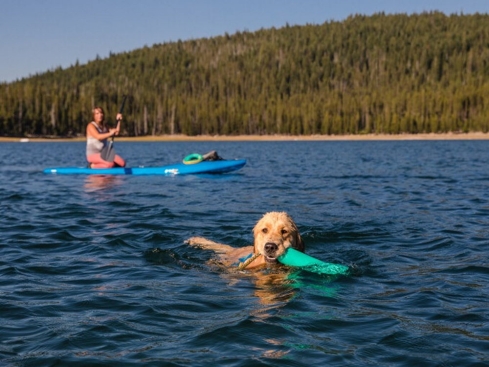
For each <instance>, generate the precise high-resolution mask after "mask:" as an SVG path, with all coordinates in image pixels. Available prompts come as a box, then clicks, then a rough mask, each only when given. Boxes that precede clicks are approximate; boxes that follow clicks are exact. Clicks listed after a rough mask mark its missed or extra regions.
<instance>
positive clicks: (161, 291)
mask: <svg viewBox="0 0 489 367" xmlns="http://www.w3.org/2000/svg"><path fill="white" fill-rule="evenodd" d="M488 144H489V142H487V141H325V142H319V141H314V142H308V141H290V142H142V143H137V142H117V139H116V141H115V145H114V146H115V148H116V149H117V151H118V152H119V153H120V154H121V155H122V156H123V157H124V158H125V159H126V160H127V161H128V165H129V166H140V165H144V166H155V165H164V164H169V163H174V162H178V161H181V160H182V159H183V158H184V157H185V156H186V155H188V154H190V153H206V152H208V151H210V150H217V152H218V153H219V155H221V156H222V157H224V158H227V159H234V158H245V159H247V165H246V166H245V167H244V168H243V169H241V170H239V171H236V172H233V173H227V174H222V175H189V176H114V177H104V176H56V175H47V174H43V173H42V170H43V169H44V168H46V167H52V166H83V165H85V159H84V150H85V145H84V143H82V142H68V143H63V142H48V143H40V142H37V143H36V142H31V143H2V144H0V158H1V162H2V165H1V167H0V177H1V180H0V202H1V213H0V228H1V235H0V239H1V241H0V249H1V254H2V256H1V258H0V295H1V297H0V324H1V325H2V326H1V330H2V332H1V343H0V361H1V364H2V365H3V366H35V367H39V366H87V365H89V366H122V365H124V366H141V365H144V366H362V365H363V366H365V365H373V366H489V309H488V296H489V285H488V283H489V261H488V253H489V160H488V157H489V149H488V148H489V145H488ZM268 211H286V212H288V213H289V214H290V215H291V216H292V217H293V218H294V220H295V221H296V223H297V225H298V227H299V230H300V232H301V235H302V238H303V239H304V241H305V243H306V252H307V253H308V254H310V255H312V256H314V257H316V258H318V259H321V260H323V261H328V262H334V263H339V264H345V265H349V266H351V268H352V275H350V276H336V277H332V276H327V275H320V274H315V273H311V272H307V271H305V270H298V269H291V270H290V272H289V273H288V274H287V276H286V277H277V274H276V273H275V272H274V271H273V269H268V270H263V271H262V272H261V273H260V274H258V275H259V276H257V274H253V273H250V272H246V271H244V272H241V273H240V272H232V273H230V272H226V271H223V270H222V269H218V268H216V267H214V266H212V265H211V264H210V263H209V260H212V256H213V255H212V254H211V253H210V252H206V251H203V250H201V249H197V248H193V247H190V246H188V245H186V244H185V243H184V241H185V240H186V239H187V238H189V237H191V236H203V237H207V238H210V239H213V240H215V241H218V242H222V243H227V244H230V245H232V246H235V247H240V246H245V245H248V244H251V242H252V232H251V231H252V228H253V226H254V225H255V223H256V221H257V220H258V219H260V217H261V216H262V215H263V214H264V213H266V212H268Z"/></svg>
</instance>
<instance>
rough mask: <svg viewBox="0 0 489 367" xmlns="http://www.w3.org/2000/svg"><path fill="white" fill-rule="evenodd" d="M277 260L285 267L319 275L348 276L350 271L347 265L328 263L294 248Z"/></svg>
mask: <svg viewBox="0 0 489 367" xmlns="http://www.w3.org/2000/svg"><path fill="white" fill-rule="evenodd" d="M277 260H278V261H279V262H281V263H282V264H284V265H287V266H293V267H299V268H304V269H305V270H308V271H312V272H314V273H318V274H329V275H347V274H348V273H349V271H350V269H349V267H348V266H346V265H341V264H332V263H327V262H324V261H321V260H318V259H316V258H314V257H312V256H309V255H306V254H305V253H303V252H300V251H297V250H295V249H293V248H289V249H287V251H286V252H285V253H284V254H283V255H282V256H279V257H278V259H277Z"/></svg>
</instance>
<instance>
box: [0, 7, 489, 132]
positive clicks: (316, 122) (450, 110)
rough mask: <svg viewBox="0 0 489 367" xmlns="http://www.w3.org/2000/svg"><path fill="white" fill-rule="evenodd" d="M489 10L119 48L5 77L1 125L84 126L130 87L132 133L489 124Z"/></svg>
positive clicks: (15, 128) (0, 87) (23, 128)
mask: <svg viewBox="0 0 489 367" xmlns="http://www.w3.org/2000/svg"><path fill="white" fill-rule="evenodd" d="M487 24H489V15H488V14H472V15H464V14H452V15H445V14H443V13H440V12H425V13H420V14H413V15H406V14H394V15H386V14H384V13H378V14H375V15H372V16H363V15H354V16H350V17H349V18H347V19H345V20H344V21H341V22H337V21H328V22H325V23H323V24H321V25H311V24H308V25H303V26H290V25H286V26H284V27H282V28H279V29H275V28H271V29H261V30H258V31H256V32H237V33H235V34H232V35H230V34H224V35H222V36H218V37H213V38H201V39H192V40H187V41H177V42H168V43H163V44H155V45H153V46H152V47H148V46H145V47H143V48H140V49H137V50H134V51H131V52H124V53H119V54H113V53H111V54H110V55H109V56H108V57H107V58H103V59H102V58H99V57H97V58H96V59H95V60H93V61H90V62H88V63H86V64H84V65H80V64H79V63H78V62H77V63H75V64H74V65H72V66H70V67H68V68H66V69H62V68H56V69H53V70H49V71H46V72H44V73H39V74H36V75H31V76H29V77H26V78H23V79H21V80H17V81H15V82H11V83H1V84H0V135H2V136H78V135H83V134H84V132H85V127H86V124H87V122H89V121H90V120H91V110H92V108H93V107H94V106H101V107H103V108H104V109H105V110H106V115H107V119H108V120H109V123H113V122H114V121H111V119H113V118H114V117H115V114H116V112H117V110H118V108H119V104H120V102H121V100H122V95H124V94H127V95H128V96H129V98H128V100H127V102H126V106H125V110H124V116H125V119H124V120H125V121H124V124H123V135H127V136H142V135H161V134H186V135H190V136H194V135H204V134H210V135H241V134H250V135H266V134H290V135H310V134H328V135H331V134H337V135H341V134H366V133H385V134H401V133H414V134H415V133H431V132H434V133H444V132H472V131H481V132H487V131H488V130H489V100H488V96H489V27H487Z"/></svg>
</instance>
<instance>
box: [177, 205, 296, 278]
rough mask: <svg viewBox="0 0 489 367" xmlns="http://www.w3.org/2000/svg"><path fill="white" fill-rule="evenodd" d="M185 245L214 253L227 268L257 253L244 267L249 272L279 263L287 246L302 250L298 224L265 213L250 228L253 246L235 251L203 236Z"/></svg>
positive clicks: (271, 213) (190, 239)
mask: <svg viewBox="0 0 489 367" xmlns="http://www.w3.org/2000/svg"><path fill="white" fill-rule="evenodd" d="M185 242H186V243H188V244H189V245H192V246H196V247H200V248H202V249H205V250H211V251H214V252H215V253H216V254H217V255H218V258H219V261H220V262H221V263H222V264H223V265H224V266H226V267H231V266H236V265H237V264H239V263H240V262H241V259H243V258H246V257H247V256H248V255H250V254H253V255H256V254H260V256H257V257H256V259H254V260H253V261H252V262H251V263H249V264H248V265H247V266H246V269H249V270H251V269H257V268H261V267H264V266H268V265H273V264H278V260H277V258H278V257H280V255H282V254H284V253H285V251H286V249H287V248H289V247H292V248H294V249H296V250H298V251H301V252H304V250H305V246H304V242H303V240H302V238H301V236H300V234H299V230H298V228H297V225H296V224H295V222H294V221H293V219H292V218H291V217H290V216H289V215H288V214H287V213H285V212H268V213H266V214H265V215H264V216H263V217H262V218H261V219H260V220H259V221H258V222H257V223H256V225H255V227H254V228H253V246H246V247H242V248H235V247H232V246H229V245H225V244H222V243H217V242H214V241H211V240H208V239H206V238H203V237H191V238H189V239H188V240H187V241H185Z"/></svg>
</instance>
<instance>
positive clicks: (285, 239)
mask: <svg viewBox="0 0 489 367" xmlns="http://www.w3.org/2000/svg"><path fill="white" fill-rule="evenodd" d="M253 236H254V252H255V253H257V252H258V253H260V254H262V255H263V256H264V258H265V260H266V261H267V262H269V263H275V262H277V257H279V256H280V255H283V254H284V253H285V251H286V249H288V248H289V247H292V248H294V249H296V250H298V251H302V252H304V242H303V241H302V238H301V236H300V234H299V230H298V229H297V225H296V224H295V223H294V221H293V220H292V218H291V217H290V216H289V215H288V214H287V213H285V212H269V213H266V214H265V215H264V216H263V217H262V218H261V219H260V220H259V221H258V222H257V223H256V225H255V228H253Z"/></svg>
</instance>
